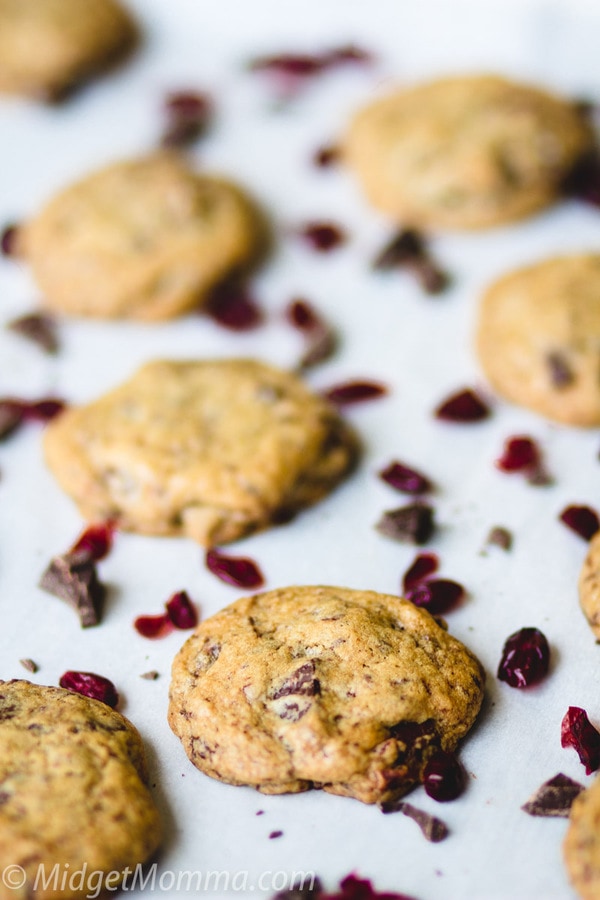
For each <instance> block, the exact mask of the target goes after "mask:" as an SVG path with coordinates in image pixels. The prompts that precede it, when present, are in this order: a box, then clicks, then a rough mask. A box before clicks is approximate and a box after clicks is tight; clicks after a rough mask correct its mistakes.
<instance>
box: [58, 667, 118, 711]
mask: <svg viewBox="0 0 600 900" xmlns="http://www.w3.org/2000/svg"><path fill="white" fill-rule="evenodd" d="M59 684H60V686H61V688H66V689H67V690H68V691H73V692H74V693H76V694H83V696H84V697H90V698H91V699H92V700H100V701H101V702H102V703H106V705H107V706H111V707H112V708H113V709H116V707H117V705H118V703H119V695H118V693H117V689H116V688H115V686H114V684H113V683H112V681H109V680H108V678H104V677H103V676H102V675H95V674H94V673H93V672H71V671H69V672H65V674H64V675H63V676H62V677H61V679H60V681H59Z"/></svg>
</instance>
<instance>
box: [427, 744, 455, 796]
mask: <svg viewBox="0 0 600 900" xmlns="http://www.w3.org/2000/svg"><path fill="white" fill-rule="evenodd" d="M423 787H424V788H425V793H426V794H427V795H428V796H429V797H432V798H433V799H434V800H437V801H438V803H447V802H448V801H449V800H456V798H457V797H460V795H461V794H462V792H463V791H464V789H465V773H464V769H463V767H462V766H461V764H460V762H459V761H458V759H457V758H456V756H455V755H454V753H447V752H446V751H445V750H438V751H436V752H435V753H434V754H433V756H431V757H430V758H429V759H428V760H427V763H426V765H425V768H424V769H423Z"/></svg>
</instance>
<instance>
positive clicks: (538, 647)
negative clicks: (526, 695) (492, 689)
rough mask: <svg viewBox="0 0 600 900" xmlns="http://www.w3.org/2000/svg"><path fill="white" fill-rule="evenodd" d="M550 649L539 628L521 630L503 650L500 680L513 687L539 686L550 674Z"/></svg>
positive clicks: (499, 667)
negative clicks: (538, 683)
mask: <svg viewBox="0 0 600 900" xmlns="http://www.w3.org/2000/svg"><path fill="white" fill-rule="evenodd" d="M549 665H550V647H549V645H548V641H547V640H546V637H545V636H544V635H543V634H542V632H541V631H539V630H538V629H537V628H521V629H520V631H515V633H514V634H511V635H510V637H509V638H507V640H506V642H505V644H504V647H503V648H502V658H501V660H500V664H499V666H498V678H499V679H500V681H505V682H506V683H507V684H509V685H510V686H511V687H515V688H525V687H529V686H530V685H532V684H537V682H539V681H541V680H542V679H543V678H545V677H546V675H547V674H548V667H549Z"/></svg>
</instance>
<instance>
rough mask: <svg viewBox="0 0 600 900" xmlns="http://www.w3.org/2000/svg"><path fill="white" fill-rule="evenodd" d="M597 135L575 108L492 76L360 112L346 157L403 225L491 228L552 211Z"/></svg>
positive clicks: (436, 84)
mask: <svg viewBox="0 0 600 900" xmlns="http://www.w3.org/2000/svg"><path fill="white" fill-rule="evenodd" d="M591 145H592V133H591V130H590V128H589V126H588V124H587V123H586V122H585V121H584V119H583V117H582V116H581V115H580V114H579V113H578V112H577V111H576V109H575V107H574V105H573V104H571V103H569V102H568V101H566V100H563V99H561V98H559V97H556V96H553V95H552V94H549V93H547V92H546V91H543V90H539V89H538V88H535V87H531V86H529V85H523V84H517V83H514V82H511V81H508V80H506V79H504V78H500V77H498V76H495V75H466V76H462V77H460V76H457V77H451V78H444V79H441V80H439V81H432V82H428V83H426V84H421V85H417V86H416V87H413V88H407V89H404V90H398V91H396V92H395V93H393V94H391V95H389V96H386V97H383V98H382V99H379V100H376V101H375V102H374V103H371V104H369V105H368V106H367V107H366V108H365V109H363V110H362V111H361V112H359V113H358V115H357V116H356V117H355V119H354V120H353V122H352V124H351V126H350V129H349V131H348V134H347V137H346V141H345V149H344V153H345V157H346V159H347V161H348V163H349V165H350V166H351V167H352V169H353V170H354V172H355V174H356V176H357V177H358V180H359V182H360V183H361V185H362V188H363V189H364V191H365V193H366V195H367V197H368V199H369V200H370V201H371V203H373V205H374V206H376V207H377V208H378V209H380V210H382V211H383V212H384V213H387V214H388V215H390V216H391V217H392V218H394V219H396V220H399V221H400V222H401V223H403V224H410V225H417V226H420V225H422V226H431V227H433V228H459V229H460V228H487V227H490V226H493V225H499V224H501V223H504V222H512V221H514V220H516V219H521V218H523V217H524V216H528V215H530V214H531V213H534V212H536V211H537V210H540V209H543V207H545V206H547V205H548V204H550V203H552V202H553V201H554V200H555V199H556V197H557V194H558V192H559V190H560V188H561V184H562V182H563V180H564V178H565V176H566V174H567V173H568V172H570V170H571V169H572V167H573V165H574V164H575V163H576V162H577V161H578V160H579V159H580V158H581V156H582V155H583V154H584V153H585V152H586V151H587V150H589V149H590V147H591Z"/></svg>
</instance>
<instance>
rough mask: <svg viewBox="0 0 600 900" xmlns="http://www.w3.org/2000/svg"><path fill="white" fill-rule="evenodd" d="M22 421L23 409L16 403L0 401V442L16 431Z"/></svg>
mask: <svg viewBox="0 0 600 900" xmlns="http://www.w3.org/2000/svg"><path fill="white" fill-rule="evenodd" d="M22 421H23V408H22V406H21V404H20V403H19V402H18V401H14V400H0V440H4V439H5V438H7V437H8V436H9V435H11V434H12V433H13V431H16V429H17V428H18V427H19V425H20V424H21V422H22Z"/></svg>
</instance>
